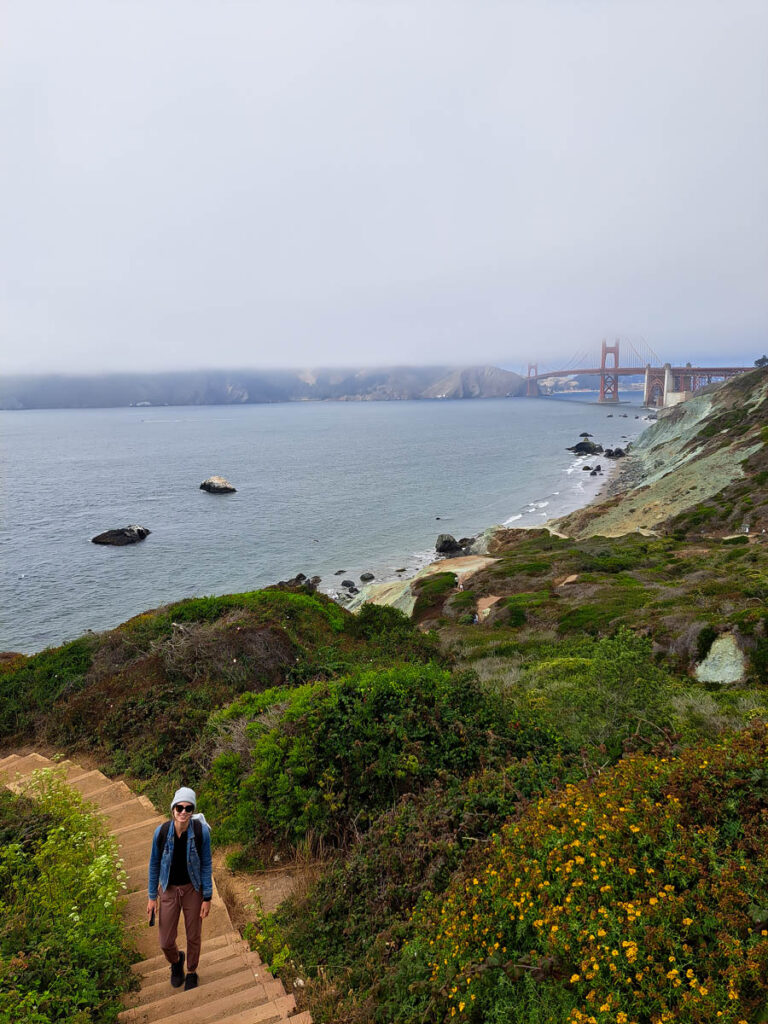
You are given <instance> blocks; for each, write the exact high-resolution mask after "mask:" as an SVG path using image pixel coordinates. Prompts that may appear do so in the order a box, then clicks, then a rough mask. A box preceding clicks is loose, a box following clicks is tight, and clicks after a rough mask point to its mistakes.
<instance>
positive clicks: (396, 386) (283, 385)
mask: <svg viewBox="0 0 768 1024" xmlns="http://www.w3.org/2000/svg"><path fill="white" fill-rule="evenodd" d="M524 391H525V382H524V381H523V378H522V377H520V376H519V375H518V374H516V373H510V372H509V371H507V370H500V369H499V368H498V367H495V366H474V367H464V368H456V367H451V366H426V367H414V366H405V367H403V366H400V367H381V368H365V369H360V368H357V369H355V368H352V369H315V370H199V371H185V372H179V373H110V374H96V375H93V376H86V375H82V376H68V375H67V376H65V375H47V376H32V375H30V376H16V377H5V378H3V379H2V380H0V409H97V408H113V407H120V406H131V405H152V406H154V405H250V404H259V403H265V402H302V401H304V402H306V401H342V402H356V401H369V402H370V401H385V402H391V401H399V400H404V399H419V398H498V397H506V396H515V395H521V394H523V393H524Z"/></svg>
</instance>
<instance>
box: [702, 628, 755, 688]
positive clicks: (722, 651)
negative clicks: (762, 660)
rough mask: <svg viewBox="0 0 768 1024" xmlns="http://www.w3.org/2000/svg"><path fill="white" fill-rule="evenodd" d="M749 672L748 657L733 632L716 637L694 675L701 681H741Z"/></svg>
mask: <svg viewBox="0 0 768 1024" xmlns="http://www.w3.org/2000/svg"><path fill="white" fill-rule="evenodd" d="M746 673H747V659H746V658H745V656H744V652H743V651H742V649H741V648H740V647H739V643H738V640H737V639H736V637H735V636H734V634H733V633H722V634H721V635H720V636H719V637H717V638H716V639H715V641H714V642H713V644H712V646H711V647H710V649H709V653H708V654H707V656H706V658H705V659H704V661H702V662H701V664H700V665H697V666H696V669H695V672H694V675H695V676H696V678H697V679H698V680H699V682H700V683H740V682H742V681H743V680H744V677H745V676H746Z"/></svg>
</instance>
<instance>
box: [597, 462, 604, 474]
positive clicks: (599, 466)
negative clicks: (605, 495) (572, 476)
mask: <svg viewBox="0 0 768 1024" xmlns="http://www.w3.org/2000/svg"><path fill="white" fill-rule="evenodd" d="M602 471H603V467H602V466H601V465H600V463H599V462H598V464H597V465H596V466H595V472H596V473H602Z"/></svg>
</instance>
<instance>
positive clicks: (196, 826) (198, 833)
mask: <svg viewBox="0 0 768 1024" xmlns="http://www.w3.org/2000/svg"><path fill="white" fill-rule="evenodd" d="M202 817H203V816H202V814H201V815H200V816H199V817H198V815H195V816H194V817H193V818H192V832H193V833H194V836H195V846H196V847H197V857H198V860H200V862H201V863H202V859H203V825H202V822H201V821H200V818H202ZM203 820H205V819H204V818H203ZM170 827H171V822H170V821H166V822H165V823H164V824H163V825H161V826H160V836H159V838H160V856H161V857H162V855H163V852H164V850H165V844H166V843H167V842H168V831H169V829H170Z"/></svg>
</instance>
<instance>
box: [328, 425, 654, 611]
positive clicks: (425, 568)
mask: <svg viewBox="0 0 768 1024" xmlns="http://www.w3.org/2000/svg"><path fill="white" fill-rule="evenodd" d="M640 408H641V409H642V412H643V414H644V415H641V416H640V417H639V418H641V419H642V420H643V421H644V423H645V426H643V428H642V429H641V430H640V431H638V433H637V434H636V435H635V436H634V437H632V438H630V439H629V441H628V445H629V447H630V451H629V452H627V454H626V456H624V457H623V458H620V459H609V460H607V462H606V465H605V468H604V469H602V470H601V476H602V477H603V479H602V480H601V481H600V484H599V486H598V488H597V489H596V491H595V492H594V493H593V494H591V495H588V496H586V500H585V501H583V502H582V503H580V504H578V505H577V506H576V507H575V508H572V509H570V510H569V511H567V512H564V513H558V514H557V515H552V516H548V517H547V518H545V519H544V520H543V522H542V523H540V524H532V523H528V524H524V525H521V526H516V525H515V522H514V518H522V516H523V513H520V514H518V515H517V516H516V517H514V518H513V517H510V518H509V519H507V520H505V521H504V522H503V523H495V524H492V525H490V526H487V527H485V528H484V529H483V530H481V532H480V533H479V534H477V535H476V537H475V538H474V540H473V542H472V544H471V545H470V546H469V547H468V549H467V551H466V552H465V553H464V554H463V555H461V554H460V555H453V556H452V555H445V556H440V555H439V554H438V553H437V552H436V551H433V552H432V554H433V556H434V557H433V558H432V559H431V561H428V562H427V563H426V564H424V565H422V566H421V567H418V568H415V569H413V570H411V571H406V572H405V573H401V574H396V575H395V576H392V577H389V578H387V579H381V580H376V581H375V582H371V583H366V584H365V585H364V586H362V587H361V588H360V589H359V592H358V593H357V594H354V595H352V597H351V599H349V600H344V596H343V595H344V592H343V591H342V592H341V593H340V594H339V593H338V592H335V593H328V591H326V590H323V591H322V592H323V593H326V594H327V596H329V597H331V598H332V599H333V600H335V601H336V602H337V603H338V604H339V605H340V606H341V607H342V608H346V609H347V610H348V611H351V612H357V611H359V610H360V608H361V607H362V606H363V604H366V603H371V604H379V605H389V606H391V607H395V608H399V609H400V610H401V611H404V612H406V614H408V615H410V613H411V612H412V610H413V606H414V605H415V603H416V598H415V596H413V594H412V592H411V583H412V582H413V581H414V580H420V579H424V578H425V577H426V576H432V575H435V574H437V573H440V572H450V571H456V574H457V577H458V579H459V583H460V585H463V583H464V582H465V580H467V579H468V578H469V577H470V576H472V575H473V574H474V573H475V572H478V571H479V570H480V569H482V568H485V566H486V565H490V564H492V563H493V562H495V561H496V559H495V558H494V557H493V556H492V555H489V554H488V550H489V547H490V545H491V544H492V542H493V539H494V537H495V536H496V535H497V534H498V533H500V532H501V531H505V530H540V529H543V530H548V531H549V532H550V533H552V534H554V535H555V536H558V537H563V538H567V537H568V536H569V535H568V534H566V533H562V532H561V531H559V530H557V529H556V528H555V525H554V524H556V523H559V522H561V521H563V520H565V519H567V518H568V517H569V516H572V515H574V514H575V513H578V512H580V511H583V510H584V509H586V508H589V507H590V506H592V505H597V504H599V503H600V502H601V501H604V500H605V499H606V498H609V497H613V496H614V495H615V494H617V493H620V492H621V491H622V490H623V488H622V487H621V486H620V481H621V478H622V477H623V476H626V475H627V474H628V472H629V469H630V467H629V460H630V459H631V458H632V451H631V448H632V447H634V445H635V444H636V442H637V441H638V439H639V438H640V437H641V436H642V435H643V434H644V433H645V431H646V430H647V429H648V428H649V427H650V426H652V425H653V423H654V422H656V420H655V417H654V418H653V419H651V418H650V417H649V416H648V413H649V412H654V411H655V410H652V409H648V408H647V407H646V406H641V407H640ZM600 459H601V455H600V454H596V455H576V456H575V458H574V459H572V461H571V463H570V464H569V465H568V466H567V467H566V468H565V469H564V470H563V472H564V473H571V472H579V471H581V472H584V465H583V464H584V463H586V462H587V461H589V460H591V461H597V460H600ZM603 461H605V460H604V459H603ZM579 463H582V465H579ZM601 466H602V462H601ZM536 504H537V499H532V500H531V501H530V502H528V504H527V505H526V508H531V507H533V506H535V505H536ZM411 557H413V556H411ZM451 565H454V566H455V567H456V568H455V569H450V568H449V567H450V566H451ZM457 570H458V571H457ZM337 595H338V596H337ZM340 598H341V599H340Z"/></svg>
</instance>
